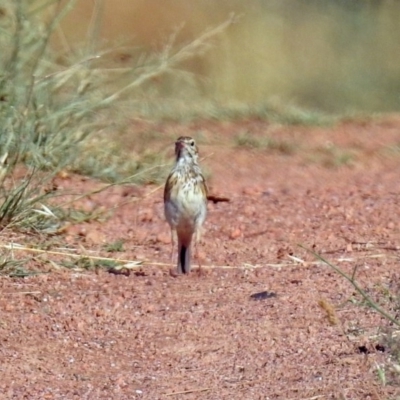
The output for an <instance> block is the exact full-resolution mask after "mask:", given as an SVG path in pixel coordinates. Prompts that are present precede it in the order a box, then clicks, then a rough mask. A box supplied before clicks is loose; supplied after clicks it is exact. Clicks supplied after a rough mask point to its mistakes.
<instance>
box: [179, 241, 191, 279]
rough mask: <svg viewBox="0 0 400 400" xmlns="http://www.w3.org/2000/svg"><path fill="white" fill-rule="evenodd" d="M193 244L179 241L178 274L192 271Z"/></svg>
mask: <svg viewBox="0 0 400 400" xmlns="http://www.w3.org/2000/svg"><path fill="white" fill-rule="evenodd" d="M190 258H191V244H190V242H189V243H188V244H182V243H181V242H179V243H178V274H188V273H189V272H190Z"/></svg>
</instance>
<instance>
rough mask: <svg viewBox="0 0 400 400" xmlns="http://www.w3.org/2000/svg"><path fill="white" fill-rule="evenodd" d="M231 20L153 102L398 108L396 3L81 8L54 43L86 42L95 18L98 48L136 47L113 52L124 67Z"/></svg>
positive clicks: (196, 1)
mask: <svg viewBox="0 0 400 400" xmlns="http://www.w3.org/2000/svg"><path fill="white" fill-rule="evenodd" d="M96 9H97V11H96ZM232 12H233V13H235V15H237V16H238V19H237V21H236V23H234V24H233V25H232V26H230V27H229V28H228V29H225V30H224V32H223V33H221V35H220V36H219V37H218V39H217V40H216V41H214V43H213V46H212V47H211V48H210V49H209V51H207V52H205V53H204V54H201V55H199V56H198V57H193V58H191V59H190V60H187V61H186V62H185V63H183V64H181V65H180V68H182V69H184V70H185V71H186V72H188V73H189V72H190V73H193V75H190V76H189V75H188V74H186V75H185V76H180V79H179V78H177V76H176V75H168V74H166V75H164V76H163V77H162V79H161V78H160V79H159V80H158V81H157V82H156V83H157V85H153V87H152V90H153V93H154V94H156V95H157V96H160V95H161V96H169V97H170V98H173V99H174V100H176V101H177V102H179V100H181V101H182V102H185V101H186V100H187V99H190V100H191V102H192V105H193V101H209V102H213V103H214V106H215V107H217V108H218V107H222V108H224V107H228V106H231V107H240V106H243V107H245V108H247V109H248V108H260V107H266V106H272V107H280V106H283V105H290V106H293V107H300V108H302V109H310V110H317V111H322V112H326V113H334V114H343V113H346V114H348V113H353V112H360V111H361V112H391V111H397V110H398V109H399V108H400V95H399V94H400V24H399V20H400V2H397V1H390V0H351V1H348V0H347V1H346V0H300V1H294V0H257V1H256V0H254V1H251V2H249V1H245V0H219V1H209V0H192V1H187V0H173V1H171V0H104V1H87V0H78V1H76V4H75V6H74V8H73V9H72V10H71V12H70V13H69V14H68V15H66V17H65V18H64V19H63V21H62V22H61V27H60V29H58V30H57V33H56V39H57V40H56V41H55V43H56V47H58V48H59V50H61V51H62V50H63V49H64V51H65V50H67V49H71V48H75V49H76V44H79V43H83V42H86V41H87V38H88V27H90V26H91V24H93V18H94V16H95V15H96V13H97V15H98V16H101V22H100V23H99V26H98V34H99V35H98V37H99V38H100V40H101V42H102V44H103V45H104V44H105V43H107V42H108V43H109V44H110V43H112V44H115V43H116V42H117V41H119V42H120V43H121V44H122V43H123V44H124V45H130V46H135V50H133V49H131V50H129V51H126V52H125V53H124V52H123V51H122V52H120V53H119V57H120V59H119V61H120V63H121V64H123V65H127V64H129V63H131V62H132V61H137V55H138V54H144V53H146V54H151V53H154V52H160V51H161V50H162V48H163V46H165V44H166V43H167V41H168V38H169V37H170V36H171V34H176V38H175V40H174V43H173V44H174V45H176V46H179V45H182V44H183V43H186V42H189V41H191V40H194V39H195V38H196V37H198V36H199V35H200V34H201V33H202V32H204V30H205V29H208V28H210V27H213V26H216V25H218V24H220V23H221V22H223V21H225V20H227V19H228V18H229V15H230V13H232ZM78 48H79V47H78ZM114 61H118V60H117V57H116V58H115V59H114ZM153 84H154V82H153ZM146 96H147V99H148V100H149V99H150V97H151V95H150V93H149V92H148V93H147V94H146ZM177 105H178V104H177Z"/></svg>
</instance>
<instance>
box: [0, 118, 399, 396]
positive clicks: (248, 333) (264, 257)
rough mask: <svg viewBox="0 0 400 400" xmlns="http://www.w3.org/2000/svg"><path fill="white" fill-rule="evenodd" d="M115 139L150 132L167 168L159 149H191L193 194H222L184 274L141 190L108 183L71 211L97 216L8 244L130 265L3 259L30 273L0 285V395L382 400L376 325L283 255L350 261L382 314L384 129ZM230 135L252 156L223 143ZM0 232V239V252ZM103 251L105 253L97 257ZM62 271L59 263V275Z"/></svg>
mask: <svg viewBox="0 0 400 400" xmlns="http://www.w3.org/2000/svg"><path fill="white" fill-rule="evenodd" d="M132 129H133V130H134V129H136V130H138V129H139V130H143V132H145V131H146V130H157V131H158V132H161V133H163V134H164V136H163V137H165V139H163V141H162V143H158V145H157V146H159V147H158V148H163V147H165V146H166V147H167V148H169V147H170V149H171V151H170V153H169V154H170V155H171V157H172V152H173V139H172V138H173V137H178V136H180V135H181V134H185V135H192V136H194V137H196V138H198V142H199V146H200V151H201V155H202V156H203V157H204V159H203V160H202V166H203V168H204V170H205V172H206V174H207V176H208V181H209V185H210V188H211V192H212V193H213V194H215V195H218V196H222V197H226V198H228V199H229V200H230V201H229V202H218V203H216V204H213V203H210V204H209V214H208V217H207V221H206V224H205V232H204V235H203V239H202V243H201V245H200V260H201V262H202V265H203V268H202V272H201V273H198V272H197V271H196V270H195V271H193V272H192V273H191V274H190V275H189V276H178V277H176V276H174V274H173V273H171V271H170V269H171V265H170V248H171V244H170V239H169V228H168V226H167V224H166V222H165V220H164V217H163V208H162V187H158V186H155V185H153V186H145V187H137V186H123V187H119V186H116V187H112V188H110V189H108V190H106V191H103V192H101V193H98V194H94V195H92V196H89V197H88V198H85V199H83V200H81V201H80V203H79V207H81V208H82V209H84V210H86V211H88V210H89V211H94V210H106V211H107V212H108V214H107V215H108V218H105V219H99V220H95V219H94V220H89V221H88V222H81V223H77V224H75V225H70V226H67V227H66V228H65V229H64V231H63V233H62V234H61V235H57V236H56V237H53V238H51V239H49V238H48V237H44V236H38V235H29V236H25V237H23V238H21V237H19V238H18V240H19V241H20V244H23V245H25V246H30V247H40V245H41V247H40V248H42V249H43V244H44V243H46V245H47V249H48V250H49V251H53V252H60V253H66V252H67V251H74V252H75V253H77V254H81V255H82V254H83V255H87V256H91V257H93V256H102V257H109V258H118V259H121V260H130V261H135V260H141V261H143V260H144V261H145V262H144V263H143V264H142V265H140V266H138V267H136V268H133V269H126V270H124V269H123V270H121V271H116V270H115V269H111V270H109V271H107V270H106V269H105V268H91V269H89V270H85V269H84V268H79V266H80V264H79V263H78V260H75V261H73V259H70V258H68V257H66V256H65V255H57V254H52V253H47V254H46V253H41V254H32V253H31V252H21V251H16V252H15V256H16V257H22V256H23V257H28V258H29V257H32V256H34V257H33V258H32V259H30V261H27V263H28V264H29V266H30V267H31V268H33V269H36V270H38V271H40V272H46V273H43V274H38V275H36V276H31V277H26V278H2V279H1V280H0V285H1V297H0V307H1V310H2V313H1V320H0V340H1V347H0V357H1V363H0V372H1V379H0V398H1V399H3V398H4V399H185V400H186V399H187V400H189V399H271V400H272V399H296V400H298V399H309V400H311V399H341V400H342V399H343V400H344V399H376V400H380V399H396V398H398V397H396V396H400V386H399V385H400V379H399V378H398V376H397V377H396V376H395V375H392V374H390V373H389V367H388V365H389V364H388V360H389V358H390V348H389V347H388V346H387V345H386V344H383V342H382V337H381V336H380V335H378V334H379V333H380V332H381V330H382V329H388V328H390V324H389V323H388V322H387V321H386V320H384V319H383V318H382V317H380V316H379V315H378V314H377V313H376V312H375V311H374V310H372V309H371V308H370V307H367V306H366V305H365V302H363V301H362V299H361V297H360V296H359V295H358V294H357V293H356V291H355V289H354V288H353V287H352V286H351V285H350V283H349V282H347V281H346V280H345V279H343V278H342V277H340V276H339V275H338V274H337V273H335V272H334V271H333V270H332V269H331V268H330V267H328V266H326V265H324V264H322V263H321V262H318V260H316V259H315V257H314V256H313V255H312V254H310V253H309V252H307V251H306V250H304V249H303V248H301V247H299V244H301V245H304V246H305V247H307V248H310V249H314V250H315V251H317V252H318V253H320V254H322V255H323V256H324V257H326V258H327V259H328V260H330V261H332V262H334V263H335V264H336V265H338V266H339V267H341V268H342V269H343V270H344V271H346V272H348V273H350V274H351V273H352V271H353V269H354V268H355V267H357V271H356V278H357V280H358V281H359V283H360V284H361V285H362V287H363V288H364V289H365V290H366V291H367V293H368V294H370V295H371V296H373V297H374V299H375V300H377V301H378V302H379V303H380V304H383V305H384V306H385V307H388V308H389V310H390V311H392V312H393V313H395V312H396V310H394V309H393V304H391V303H390V301H389V300H388V297H389V295H388V293H389V292H390V291H394V292H396V290H397V294H398V293H399V292H400V291H399V286H398V285H399V277H400V270H399V267H398V256H399V250H398V249H400V247H399V246H400V243H399V242H400V240H399V239H400V236H399V233H400V222H399V218H398V215H399V196H400V186H399V177H400V147H399V146H400V118H399V117H397V116H391V117H387V118H385V119H383V120H374V121H367V122H365V121H349V122H342V123H340V124H338V125H337V126H335V127H324V128H306V127H297V126H291V127H282V126H275V125H271V124H268V123H266V122H261V121H245V122H240V123H217V122H203V123H200V122H198V123H192V124H189V125H179V124H172V123H171V124H167V125H165V124H164V125H162V124H150V123H148V124H144V123H142V126H139V125H138V123H135V122H134V123H133V128H132ZM244 134H246V135H248V136H249V135H250V136H251V137H252V139H253V147H252V148H249V147H248V146H245V145H244V144H243V142H242V145H238V142H239V141H238V139H237V137H238V135H239V136H240V135H242V136H243V135H244ZM265 136H268V137H270V138H271V141H270V143H269V144H268V145H266V144H265V143H264V142H262V138H263V137H265ZM235 138H236V139H235ZM127 145H132V146H133V144H132V143H131V144H129V141H128V144H127ZM168 146H169V147H168ZM171 162H172V160H171ZM169 168H170V166H168V167H166V170H165V173H167V172H168V170H169ZM56 183H57V186H58V190H60V191H62V190H70V189H71V188H73V189H74V191H75V193H83V192H87V191H89V190H94V189H96V188H99V187H101V186H102V185H104V184H103V183H101V182H96V181H93V180H89V179H87V178H84V177H79V176H75V175H72V174H65V175H64V176H60V177H59V178H58V180H57V182H56ZM11 238H12V236H11V233H9V232H3V234H2V236H1V241H2V242H3V244H5V243H9V242H10V240H11ZM15 240H16V239H15ZM118 240H121V241H123V245H122V247H121V246H120V248H118V246H115V247H116V248H114V250H119V251H114V252H111V251H109V250H110V247H108V248H107V246H106V245H107V244H108V245H110V244H115V243H116V242H117V241H118ZM21 241H22V242H21ZM52 243H53V244H52ZM121 243H122V242H121ZM68 249H69V250H68ZM65 259H68V260H69V261H70V262H71V260H72V261H73V263H76V267H77V268H75V269H67V268H62V267H60V265H61V262H62V260H65ZM172 269H174V268H172ZM378 368H381V370H383V369H385V371H386V384H385V385H384V384H383V383H382V380H380V379H378V372H377V371H378Z"/></svg>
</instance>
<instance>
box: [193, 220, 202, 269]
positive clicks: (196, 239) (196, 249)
mask: <svg viewBox="0 0 400 400" xmlns="http://www.w3.org/2000/svg"><path fill="white" fill-rule="evenodd" d="M200 237H201V232H200V228H198V229H196V233H195V235H194V256H195V257H196V261H197V264H198V266H199V270H198V271H199V275H203V270H202V268H201V260H200V257H199V242H200Z"/></svg>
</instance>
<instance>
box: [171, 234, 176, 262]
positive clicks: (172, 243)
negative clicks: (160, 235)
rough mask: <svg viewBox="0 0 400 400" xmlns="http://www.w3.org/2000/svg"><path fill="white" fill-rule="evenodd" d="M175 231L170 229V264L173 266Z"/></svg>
mask: <svg viewBox="0 0 400 400" xmlns="http://www.w3.org/2000/svg"><path fill="white" fill-rule="evenodd" d="M174 248H175V231H174V229H171V264H172V265H173V264H174Z"/></svg>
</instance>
